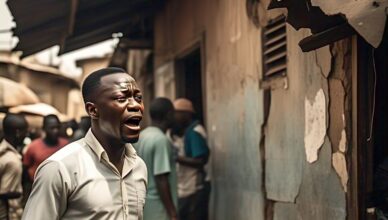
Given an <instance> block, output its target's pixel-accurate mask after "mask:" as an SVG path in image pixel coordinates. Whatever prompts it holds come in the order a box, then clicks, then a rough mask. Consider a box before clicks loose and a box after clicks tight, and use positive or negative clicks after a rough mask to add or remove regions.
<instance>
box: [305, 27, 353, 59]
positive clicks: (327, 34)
mask: <svg viewBox="0 0 388 220" xmlns="http://www.w3.org/2000/svg"><path fill="white" fill-rule="evenodd" d="M355 33H356V31H355V30H354V29H353V28H352V27H351V26H350V25H349V24H348V23H343V24H340V25H338V26H335V27H332V28H330V29H327V30H325V31H323V32H320V33H317V34H313V35H311V36H309V37H306V38H304V39H303V40H301V41H300V42H299V46H300V48H301V49H302V51H303V52H308V51H311V50H315V49H318V48H321V47H324V46H326V45H329V44H330V43H333V42H335V41H339V40H341V39H344V38H347V37H350V36H352V35H354V34H355Z"/></svg>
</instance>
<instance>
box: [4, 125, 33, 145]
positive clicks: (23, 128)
mask: <svg viewBox="0 0 388 220" xmlns="http://www.w3.org/2000/svg"><path fill="white" fill-rule="evenodd" d="M11 126H12V132H10V133H9V134H4V139H5V140H6V141H7V142H8V143H10V144H11V145H12V146H13V147H18V146H22V145H23V140H24V138H26V136H27V130H28V124H27V121H26V120H25V119H17V120H15V121H13V123H12V125H11Z"/></svg>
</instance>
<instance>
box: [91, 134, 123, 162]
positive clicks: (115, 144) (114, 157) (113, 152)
mask: <svg viewBox="0 0 388 220" xmlns="http://www.w3.org/2000/svg"><path fill="white" fill-rule="evenodd" d="M92 132H93V134H94V136H95V137H96V139H97V140H98V142H100V144H101V146H102V147H103V148H104V150H105V152H106V153H107V154H108V157H109V160H110V161H111V162H112V163H113V164H114V165H115V166H116V167H117V166H120V164H121V162H122V161H123V160H122V159H123V157H124V153H125V143H123V142H122V141H121V140H117V139H114V138H110V137H107V136H106V135H105V134H104V133H103V132H102V131H101V130H100V129H98V128H96V127H95V126H92Z"/></svg>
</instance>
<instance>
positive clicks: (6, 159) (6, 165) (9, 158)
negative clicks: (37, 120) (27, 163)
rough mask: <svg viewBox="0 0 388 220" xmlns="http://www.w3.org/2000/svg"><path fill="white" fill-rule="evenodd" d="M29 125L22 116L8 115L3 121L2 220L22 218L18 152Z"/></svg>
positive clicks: (0, 154) (0, 147) (0, 160)
mask: <svg viewBox="0 0 388 220" xmlns="http://www.w3.org/2000/svg"><path fill="white" fill-rule="evenodd" d="M27 130H28V123H27V121H26V119H25V118H24V117H23V116H22V115H14V114H7V115H6V116H5V118H4V120H3V131H4V139H3V141H2V142H1V143H0V219H2V220H3V219H10V220H17V219H20V218H21V216H22V211H23V209H22V204H21V198H15V197H20V196H21V194H22V191H23V189H22V161H21V158H22V157H21V155H20V154H19V152H18V151H17V150H16V149H17V148H18V147H20V146H22V145H23V140H24V138H25V137H26V135H27Z"/></svg>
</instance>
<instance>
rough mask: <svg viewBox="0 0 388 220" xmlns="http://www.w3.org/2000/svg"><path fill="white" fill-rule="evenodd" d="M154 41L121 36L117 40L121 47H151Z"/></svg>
mask: <svg viewBox="0 0 388 220" xmlns="http://www.w3.org/2000/svg"><path fill="white" fill-rule="evenodd" d="M153 46H154V42H153V40H152V39H140V40H132V39H128V38H122V39H120V42H119V47H121V48H123V49H126V50H128V49H152V48H153Z"/></svg>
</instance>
